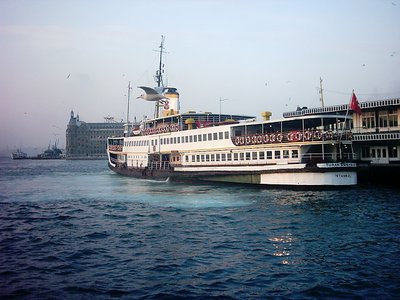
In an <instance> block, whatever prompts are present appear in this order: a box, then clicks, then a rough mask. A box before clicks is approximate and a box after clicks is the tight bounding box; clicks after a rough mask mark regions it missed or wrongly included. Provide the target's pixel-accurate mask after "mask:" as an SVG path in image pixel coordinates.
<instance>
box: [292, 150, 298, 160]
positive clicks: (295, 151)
mask: <svg viewBox="0 0 400 300" xmlns="http://www.w3.org/2000/svg"><path fill="white" fill-rule="evenodd" d="M298 157H299V150H292V158H298Z"/></svg>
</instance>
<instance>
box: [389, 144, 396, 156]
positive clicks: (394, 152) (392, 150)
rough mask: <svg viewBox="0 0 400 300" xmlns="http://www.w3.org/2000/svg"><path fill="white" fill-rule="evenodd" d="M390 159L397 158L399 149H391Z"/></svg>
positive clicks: (394, 147)
mask: <svg viewBox="0 0 400 300" xmlns="http://www.w3.org/2000/svg"><path fill="white" fill-rule="evenodd" d="M389 157H397V147H396V146H393V147H389Z"/></svg>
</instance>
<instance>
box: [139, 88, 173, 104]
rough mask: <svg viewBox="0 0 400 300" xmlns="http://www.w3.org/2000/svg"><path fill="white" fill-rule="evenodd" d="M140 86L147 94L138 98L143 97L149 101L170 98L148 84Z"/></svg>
mask: <svg viewBox="0 0 400 300" xmlns="http://www.w3.org/2000/svg"><path fill="white" fill-rule="evenodd" d="M138 88H140V89H142V90H143V91H144V92H145V94H142V95H140V96H139V97H136V99H143V100H147V101H160V100H163V99H168V98H166V97H165V96H164V95H162V94H160V93H158V92H157V91H156V90H155V89H152V88H150V87H146V86H139V87H138Z"/></svg>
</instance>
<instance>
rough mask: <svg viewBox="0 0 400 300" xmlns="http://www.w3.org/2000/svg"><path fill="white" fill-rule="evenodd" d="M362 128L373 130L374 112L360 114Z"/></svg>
mask: <svg viewBox="0 0 400 300" xmlns="http://www.w3.org/2000/svg"><path fill="white" fill-rule="evenodd" d="M362 127H363V128H375V115H374V112H365V113H363V114H362Z"/></svg>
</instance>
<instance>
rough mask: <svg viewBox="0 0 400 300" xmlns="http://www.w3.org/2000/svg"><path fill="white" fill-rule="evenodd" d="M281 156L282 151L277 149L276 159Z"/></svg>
mask: <svg viewBox="0 0 400 300" xmlns="http://www.w3.org/2000/svg"><path fill="white" fill-rule="evenodd" d="M280 158H281V151H279V150H276V151H275V159H280Z"/></svg>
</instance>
